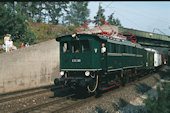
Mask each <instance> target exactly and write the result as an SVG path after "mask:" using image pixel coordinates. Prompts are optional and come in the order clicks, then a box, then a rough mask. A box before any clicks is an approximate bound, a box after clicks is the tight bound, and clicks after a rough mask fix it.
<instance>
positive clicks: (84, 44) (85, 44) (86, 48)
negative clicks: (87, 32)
mask: <svg viewBox="0 0 170 113" xmlns="http://www.w3.org/2000/svg"><path fill="white" fill-rule="evenodd" d="M81 45H82V52H88V51H90V46H89V41H88V40H82V41H81Z"/></svg>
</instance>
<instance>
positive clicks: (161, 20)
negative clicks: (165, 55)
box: [88, 1, 170, 36]
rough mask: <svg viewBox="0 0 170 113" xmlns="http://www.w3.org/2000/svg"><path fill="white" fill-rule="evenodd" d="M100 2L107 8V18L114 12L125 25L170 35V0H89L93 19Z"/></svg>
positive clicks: (115, 16)
mask: <svg viewBox="0 0 170 113" xmlns="http://www.w3.org/2000/svg"><path fill="white" fill-rule="evenodd" d="M99 3H101V6H102V8H103V9H105V13H104V15H105V16H106V19H107V17H108V16H109V15H110V14H111V13H114V18H118V19H119V20H120V22H121V24H122V26H123V27H126V28H132V29H137V30H142V31H147V32H154V33H158V34H165V35H169V36H170V1H149V2H147V1H140V2H139V1H136V2H134V1H105V2H102V1H89V5H88V8H89V9H90V17H89V18H90V19H91V20H94V16H95V15H96V13H97V11H98V7H99Z"/></svg>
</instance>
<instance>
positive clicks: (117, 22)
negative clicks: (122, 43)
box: [107, 13, 121, 26]
mask: <svg viewBox="0 0 170 113" xmlns="http://www.w3.org/2000/svg"><path fill="white" fill-rule="evenodd" d="M113 15H114V13H112V14H111V15H110V16H108V20H107V21H108V22H109V24H110V25H115V26H121V23H120V20H119V19H118V18H116V19H115V18H114V17H113Z"/></svg>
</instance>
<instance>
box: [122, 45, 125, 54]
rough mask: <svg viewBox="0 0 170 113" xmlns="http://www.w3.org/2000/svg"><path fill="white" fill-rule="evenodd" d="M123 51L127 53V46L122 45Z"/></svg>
mask: <svg viewBox="0 0 170 113" xmlns="http://www.w3.org/2000/svg"><path fill="white" fill-rule="evenodd" d="M122 53H126V46H125V45H122Z"/></svg>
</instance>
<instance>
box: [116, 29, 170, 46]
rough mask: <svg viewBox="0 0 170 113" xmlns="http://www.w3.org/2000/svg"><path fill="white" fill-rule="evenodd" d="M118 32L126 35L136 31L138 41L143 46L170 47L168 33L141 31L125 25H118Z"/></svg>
mask: <svg viewBox="0 0 170 113" xmlns="http://www.w3.org/2000/svg"><path fill="white" fill-rule="evenodd" d="M118 32H119V33H123V34H124V35H125V36H129V35H131V34H129V32H132V33H134V34H135V36H136V38H137V42H138V43H139V44H141V45H142V46H149V47H161V48H170V36H167V35H161V34H157V33H152V32H145V31H139V30H135V29H129V28H124V27H118Z"/></svg>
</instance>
